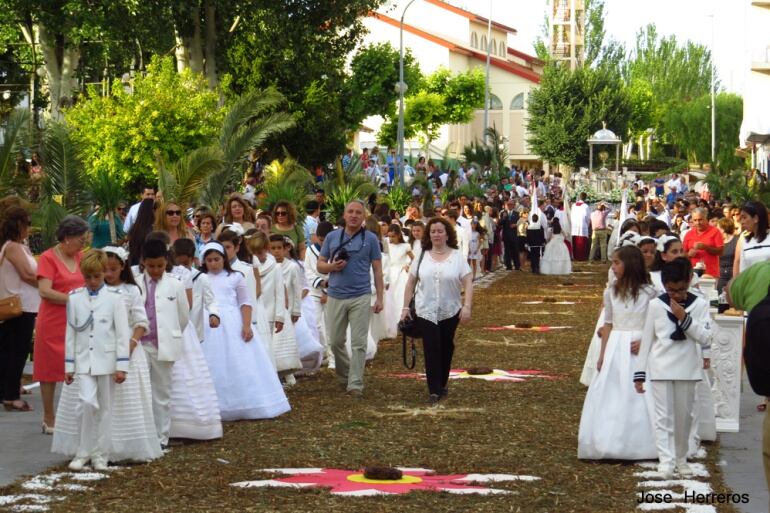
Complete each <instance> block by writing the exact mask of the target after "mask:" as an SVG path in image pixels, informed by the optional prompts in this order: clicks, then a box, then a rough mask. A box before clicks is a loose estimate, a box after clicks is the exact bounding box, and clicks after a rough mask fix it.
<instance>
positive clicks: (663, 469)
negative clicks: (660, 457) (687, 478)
mask: <svg viewBox="0 0 770 513" xmlns="http://www.w3.org/2000/svg"><path fill="white" fill-rule="evenodd" d="M658 472H659V473H660V475H661V477H663V479H671V478H672V477H674V466H673V465H670V464H668V463H661V464H660V465H658Z"/></svg>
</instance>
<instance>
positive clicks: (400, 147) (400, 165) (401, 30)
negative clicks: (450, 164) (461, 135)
mask: <svg viewBox="0 0 770 513" xmlns="http://www.w3.org/2000/svg"><path fill="white" fill-rule="evenodd" d="M413 3H414V0H409V3H408V4H406V7H404V10H403V11H402V12H401V23H400V24H399V29H398V39H399V53H398V84H397V85H396V88H397V89H398V131H397V133H396V137H397V138H398V155H397V156H396V158H397V159H398V181H399V183H401V184H403V183H404V93H405V92H406V84H405V83H404V16H406V10H407V9H409V6H410V5H412V4H413Z"/></svg>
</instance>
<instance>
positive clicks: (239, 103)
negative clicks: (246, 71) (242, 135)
mask: <svg viewBox="0 0 770 513" xmlns="http://www.w3.org/2000/svg"><path fill="white" fill-rule="evenodd" d="M284 101H285V98H284V96H283V95H282V94H281V93H279V92H278V91H277V90H275V89H273V88H270V89H266V90H264V91H253V92H251V93H247V94H244V95H243V96H241V97H240V98H238V99H237V100H236V101H235V102H234V103H233V104H232V105H231V106H230V108H229V109H228V110H227V114H225V119H224V120H223V121H222V130H221V131H220V136H219V146H221V147H222V148H224V147H226V146H227V145H228V144H229V141H230V138H232V137H233V135H234V134H235V133H236V132H237V131H238V129H239V128H240V127H241V126H243V125H244V124H246V123H248V122H249V121H251V120H253V119H254V118H256V117H257V116H260V115H261V114H263V113H265V112H268V111H270V110H273V109H276V108H277V107H278V106H280V105H281V104H282V103H283V102H284Z"/></svg>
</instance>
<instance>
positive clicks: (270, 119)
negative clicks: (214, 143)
mask: <svg viewBox="0 0 770 513" xmlns="http://www.w3.org/2000/svg"><path fill="white" fill-rule="evenodd" d="M294 124H295V122H294V118H293V117H292V116H291V114H288V113H286V112H274V113H272V114H268V115H267V116H265V117H263V118H259V119H256V120H254V119H252V120H248V121H247V122H246V123H245V124H242V125H241V126H239V127H238V128H237V129H236V130H235V131H234V132H233V133H232V134H230V135H229V136H228V138H227V141H226V142H225V144H224V145H223V146H221V148H222V152H223V153H224V159H225V161H226V162H228V163H231V164H233V163H236V162H238V161H239V160H241V159H243V158H245V157H246V156H247V155H248V153H249V151H251V150H252V149H254V148H259V147H260V146H262V145H263V144H264V143H265V141H267V140H268V139H269V138H270V137H272V136H273V135H277V134H280V133H282V132H285V131H286V130H288V129H290V128H292V127H293V126H294ZM223 134H224V130H223Z"/></svg>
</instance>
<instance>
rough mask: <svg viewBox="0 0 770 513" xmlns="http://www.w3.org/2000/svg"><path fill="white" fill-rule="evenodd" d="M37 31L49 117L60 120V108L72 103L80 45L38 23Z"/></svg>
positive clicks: (75, 86)
mask: <svg viewBox="0 0 770 513" xmlns="http://www.w3.org/2000/svg"><path fill="white" fill-rule="evenodd" d="M37 32H38V35H39V38H40V48H41V50H42V52H43V58H44V60H45V71H46V80H47V82H48V94H49V96H50V107H49V108H50V113H51V118H52V119H54V120H60V119H61V117H62V113H61V109H62V108H63V107H68V106H70V105H72V95H73V92H74V91H75V90H76V88H77V81H76V79H75V72H76V71H77V69H78V65H79V64H80V47H78V46H73V45H71V44H69V42H68V41H67V39H66V38H65V36H64V35H63V34H51V33H49V32H48V30H47V29H46V27H45V26H44V25H43V24H38V26H37Z"/></svg>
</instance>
